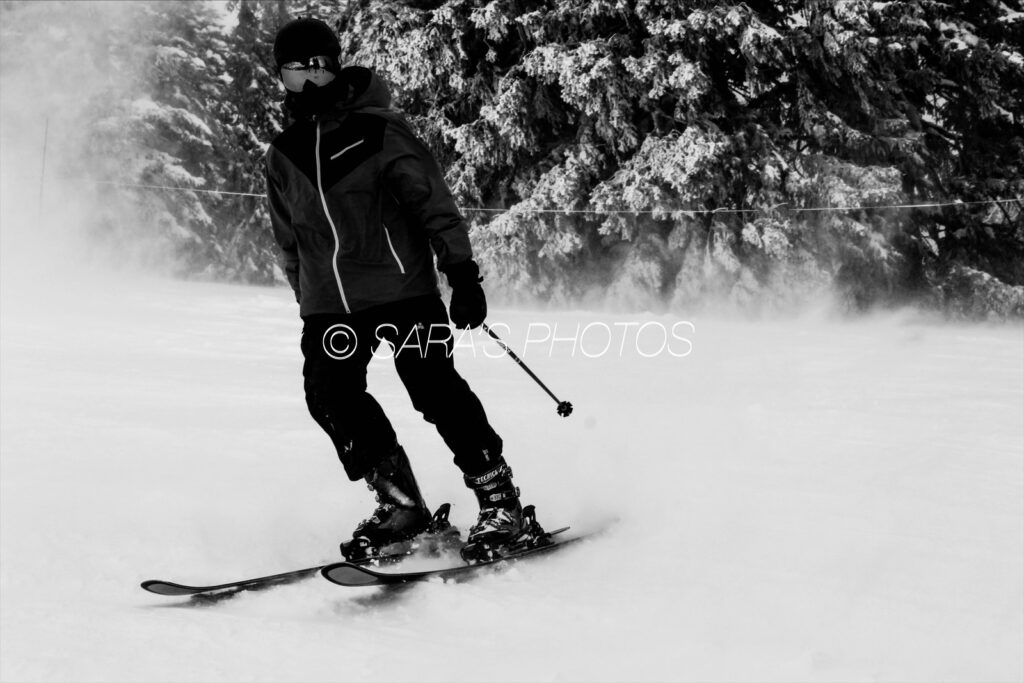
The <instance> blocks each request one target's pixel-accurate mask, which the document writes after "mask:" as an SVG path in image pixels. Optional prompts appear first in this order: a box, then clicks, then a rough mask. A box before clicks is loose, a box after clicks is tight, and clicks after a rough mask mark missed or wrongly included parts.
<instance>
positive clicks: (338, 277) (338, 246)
mask: <svg viewBox="0 0 1024 683" xmlns="http://www.w3.org/2000/svg"><path fill="white" fill-rule="evenodd" d="M316 188H317V189H318V190H319V191H320V201H321V202H323V205H324V215H325V216H327V222H328V223H329V224H330V226H331V232H332V233H334V257H333V258H332V259H331V266H333V267H334V279H335V281H337V283H338V294H340V295H341V305H342V306H344V307H345V312H346V313H351V312H352V310H351V309H350V308H349V307H348V299H346V298H345V288H344V287H342V286H341V272H339V271H338V252H339V251H340V250H341V240H340V239H339V238H338V228H336V227H335V226H334V220H333V219H332V218H331V212H330V211H329V210H328V209H327V197H326V196H324V182H323V177H322V176H321V174H320V122H319V121H317V122H316Z"/></svg>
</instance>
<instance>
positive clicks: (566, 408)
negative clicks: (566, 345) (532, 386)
mask: <svg viewBox="0 0 1024 683" xmlns="http://www.w3.org/2000/svg"><path fill="white" fill-rule="evenodd" d="M483 328H484V332H486V333H487V334H489V335H491V339H493V340H494V341H496V342H498V345H499V346H501V348H503V349H505V353H507V354H508V355H509V357H510V358H511V359H512V360H514V361H515V362H516V363H518V364H519V367H521V368H522V369H523V370H526V374H528V375H529V376H530V377H532V378H533V381H534V382H536V383H537V384H539V385H540V388H541V389H543V390H544V391H546V392H548V396H550V397H551V398H553V399H555V403H557V404H558V408H557V410H558V414H559V415H561V416H562V417H569V415H571V414H572V404H571V403H569V402H568V401H559V400H558V397H557V396H555V395H554V394H553V393H551V390H550V389H548V388H547V387H546V386H544V382H541V381H540V378H539V377H537V375H535V374H533V370H531V369H530V368H528V367H526V363H524V362H523V361H522V360H521V359H520V358H519V356H517V355H516V354H515V353H514V352H513V351H512V349H510V348H509V347H508V344H506V343H505V342H503V341H502V340H501V337H499V336H498V335H496V334H495V333H494V330H492V329H491V328H489V327H488V326H487V323H483Z"/></svg>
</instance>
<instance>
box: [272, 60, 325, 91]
mask: <svg viewBox="0 0 1024 683" xmlns="http://www.w3.org/2000/svg"><path fill="white" fill-rule="evenodd" d="M333 65H334V60H332V59H331V58H330V57H310V58H309V59H307V60H305V61H302V62H288V63H287V64H282V65H281V81H282V82H283V83H284V87H285V88H287V89H288V90H291V91H292V92H302V87H303V86H304V85H306V81H313V84H314V85H316V86H321V85H326V84H327V83H330V82H331V81H333V80H334V73H333V72H332V71H331V68H332V67H333Z"/></svg>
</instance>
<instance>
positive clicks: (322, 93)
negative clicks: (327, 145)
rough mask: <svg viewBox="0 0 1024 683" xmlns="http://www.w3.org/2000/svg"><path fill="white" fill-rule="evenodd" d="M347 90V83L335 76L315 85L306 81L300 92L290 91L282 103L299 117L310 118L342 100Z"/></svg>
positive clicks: (328, 109)
mask: <svg viewBox="0 0 1024 683" xmlns="http://www.w3.org/2000/svg"><path fill="white" fill-rule="evenodd" d="M347 92H348V85H347V84H346V83H345V81H344V80H343V79H341V78H335V79H334V80H333V81H331V82H330V83H327V84H326V85H320V86H318V85H316V84H315V83H313V82H312V81H306V85H305V86H303V88H302V92H291V91H288V94H287V95H286V96H285V98H284V105H285V106H286V107H288V110H289V111H291V113H292V114H293V115H294V116H296V117H299V118H310V117H313V116H318V115H320V114H326V113H327V112H328V111H330V110H331V107H333V106H334V105H335V104H337V103H338V102H339V101H340V100H342V99H343V98H344V97H345V95H346V94H347Z"/></svg>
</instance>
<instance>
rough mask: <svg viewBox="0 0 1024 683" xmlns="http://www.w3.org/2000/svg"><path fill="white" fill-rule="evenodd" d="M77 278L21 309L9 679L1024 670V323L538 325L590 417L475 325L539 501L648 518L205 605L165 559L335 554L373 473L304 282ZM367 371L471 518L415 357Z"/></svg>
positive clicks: (567, 393) (277, 567) (538, 360)
mask: <svg viewBox="0 0 1024 683" xmlns="http://www.w3.org/2000/svg"><path fill="white" fill-rule="evenodd" d="M43 275H44V276H45V274H43ZM61 282H66V283H67V284H66V287H64V286H61V287H53V288H51V289H50V291H41V292H36V293H34V294H33V296H22V294H23V293H26V290H24V289H14V290H12V288H11V287H9V286H6V287H4V291H3V301H2V309H0V310H2V328H0V333H2V340H0V368H2V370H0V372H2V384H0V413H2V420H0V424H2V431H0V437H2V497H0V525H2V535H0V543H2V553H0V554H2V562H0V570H2V587H0V588H2V591H0V598H2V610H0V613H2V616H0V621H2V623H0V644H2V657H0V677H2V678H3V680H5V681H64V680H82V681H100V680H102V681H218V680H223V681H229V680H230V681H234V680H253V681H288V680H294V681H327V680H352V681H356V680H419V681H458V680H595V681H605V680H607V681H618V680H643V681H647V680H757V681H768V680H823V681H824V680H868V679H872V680H892V681H900V680H918V681H939V680H942V681H954V680H986V681H1003V680H1005V681H1010V680H1020V679H1021V678H1022V677H1024V648H1022V645H1021V643H1022V642H1024V490H1022V489H1024V464H1022V455H1024V331H1022V327H1021V326H1020V325H1001V326H992V325H950V324H938V323H932V322H927V321H923V320H922V319H920V317H917V316H914V315H912V314H891V315H886V316H877V317H872V318H868V319H861V320H857V321H838V320H833V319H830V318H828V317H827V316H805V317H799V318H790V319H785V320H775V321H760V322H750V321H746V322H744V321H740V320H729V319H725V318H721V319H718V318H713V317H708V316H705V315H695V316H693V317H691V318H690V321H691V322H692V323H693V324H694V327H695V329H694V330H693V331H692V332H689V330H686V332H688V334H686V336H687V337H688V338H689V339H690V340H691V341H692V343H693V350H692V353H691V354H690V355H689V356H687V357H685V358H679V357H673V356H670V355H668V354H667V353H663V354H661V355H659V356H657V357H655V358H644V357H643V356H642V355H640V354H639V353H637V352H636V351H635V347H631V345H630V344H629V343H628V342H627V344H626V349H625V351H624V352H623V353H622V354H620V353H618V349H615V350H614V352H610V353H608V354H606V355H604V356H602V357H600V358H586V357H583V356H582V355H581V354H580V353H579V352H577V353H576V356H575V357H573V354H572V350H571V348H570V347H569V345H568V344H566V343H559V344H557V345H556V346H555V350H554V353H553V354H552V355H550V356H549V355H548V354H547V353H542V352H541V349H540V346H539V345H534V346H532V347H530V348H528V349H527V352H526V353H525V354H521V355H524V360H525V361H526V362H527V363H528V364H529V365H530V367H531V368H532V369H534V371H535V372H537V374H538V375H539V376H540V377H541V379H543V381H544V382H545V383H546V384H547V385H548V386H549V387H551V389H552V390H553V391H554V392H555V393H556V394H557V395H558V396H559V398H561V399H564V400H570V401H572V402H573V403H574V404H575V406H576V411H575V413H574V414H573V416H572V417H570V418H568V419H562V418H560V417H558V416H557V415H556V414H555V404H554V402H553V401H551V400H550V399H549V398H548V397H547V396H546V395H545V394H544V393H543V392H542V391H541V389H540V388H539V387H537V386H536V385H535V384H534V383H533V382H532V381H531V380H530V379H529V378H528V377H527V376H526V375H525V374H524V373H523V372H522V371H521V370H520V369H519V368H517V367H516V366H515V364H514V363H513V362H512V361H510V360H509V359H507V358H487V357H485V355H484V352H485V351H486V352H487V353H490V354H492V355H496V354H497V353H498V349H497V347H496V346H495V345H493V343H492V342H489V341H488V340H487V339H486V338H485V337H483V336H482V335H479V334H478V335H476V336H475V337H474V341H473V348H468V347H463V348H460V350H459V352H458V355H457V361H456V362H457V364H458V367H459V368H460V371H461V372H462V373H463V375H464V376H465V377H466V378H467V379H468V380H469V382H470V384H471V385H472V386H473V388H474V390H475V391H476V392H477V394H478V395H479V396H480V397H481V399H482V401H483V402H484V405H485V407H486V408H487V410H488V413H489V415H490V416H491V418H492V421H493V422H494V424H495V426H496V428H497V429H498V431H499V432H500V433H501V435H502V436H503V438H504V440H505V449H506V454H507V456H508V459H509V462H510V464H511V465H512V467H513V469H514V470H515V475H516V482H517V483H518V485H519V486H520V487H521V488H522V491H523V496H524V501H525V502H527V503H534V504H536V505H537V510H538V517H539V519H540V520H541V522H542V523H544V524H547V525H550V526H561V525H562V524H572V525H574V526H576V527H578V528H587V527H592V526H597V525H600V523H601V522H602V520H606V519H608V518H612V517H618V518H619V521H618V523H616V524H615V525H613V526H612V527H610V528H609V530H608V531H607V533H605V534H604V535H602V536H600V537H598V538H595V539H593V540H589V541H586V542H584V543H582V544H580V545H579V546H577V547H574V548H570V549H566V550H564V551H562V552H559V553H558V554H556V555H553V556H551V557H548V558H544V559H539V560H536V561H530V562H525V563H522V564H520V565H517V566H514V567H512V568H511V569H509V570H508V571H505V572H502V573H496V574H486V575H483V576H480V577H479V578H477V579H475V580H473V581H470V582H466V583H458V584H450V583H442V582H432V583H428V584H422V585H414V586H412V587H409V588H407V589H403V590H398V591H389V590H381V589H375V588H364V589H346V588H342V587H338V586H334V585H332V584H329V583H327V582H326V581H324V580H322V579H320V578H318V577H317V578H313V579H310V580H307V581H305V582H302V583H298V584H294V585H289V586H283V587H279V588H274V589H270V590H267V591H263V592H251V593H242V594H239V595H237V596H235V597H233V598H231V599H228V600H223V601H220V602H217V603H214V604H208V605H196V604H193V603H190V602H189V601H188V600H183V599H178V598H162V597H158V596H155V595H150V594H147V593H145V592H144V591H142V590H141V589H140V588H139V587H138V584H139V582H140V581H142V580H144V579H147V578H165V579H169V580H173V581H180V582H220V581H227V580H231V579H235V578H242V577H247V576H256V575H259V574H262V573H274V572H279V571H287V570H290V569H296V568H299V567H302V566H307V565H311V564H315V563H317V562H320V561H328V560H332V559H335V553H336V547H337V543H338V541H339V540H341V539H342V538H344V537H345V536H346V535H347V534H348V533H349V532H350V530H351V528H352V527H353V526H354V524H355V523H356V522H357V521H358V520H359V519H361V518H362V517H363V516H365V514H366V513H367V512H368V510H369V509H371V507H372V505H373V503H372V496H371V495H370V494H369V493H368V492H367V491H366V490H365V488H364V487H363V486H362V485H361V484H353V483H349V482H348V481H347V479H346V478H345V476H344V473H343V471H342V469H341V467H340V466H339V465H338V463H337V461H336V459H335V456H334V454H333V451H332V449H331V446H330V443H329V441H328V440H327V438H326V437H325V436H324V435H323V434H322V433H321V432H320V431H319V428H317V427H316V425H315V424H314V423H313V421H312V420H311V419H310V418H309V416H308V414H307V412H306V409H305V404H304V402H303V397H302V377H301V357H300V354H299V349H298V341H299V330H300V323H299V320H298V317H297V311H296V309H295V304H294V302H292V301H291V299H290V292H288V291H286V290H285V289H268V288H254V287H240V286H229V285H218V284H202V283H185V282H174V281H162V280H145V281H137V280H136V279H132V280H121V279H119V278H118V276H116V275H110V276H106V277H103V278H96V277H93V279H92V281H90V282H88V283H83V282H78V281H76V280H74V279H67V280H63V281H61ZM5 284H7V285H10V284H11V283H10V281H8V282H6V283H5ZM649 320H655V321H659V322H661V323H663V324H665V325H666V326H671V325H672V324H673V323H674V322H677V321H678V318H674V317H671V316H652V315H641V314H636V315H607V314H598V313H589V312H582V311H575V312H573V311H570V312H559V313H529V312H525V311H511V310H499V311H495V312H492V314H491V316H490V321H492V322H499V321H500V322H505V323H507V324H508V325H509V330H508V333H507V334H506V335H504V336H505V337H506V338H507V340H508V342H509V343H510V345H511V346H512V348H513V349H515V350H518V351H521V350H522V349H523V347H524V342H525V334H526V330H527V325H528V323H530V322H541V323H547V324H555V323H557V324H558V326H559V327H558V329H559V333H560V334H562V333H564V334H566V335H568V334H569V333H570V332H571V331H572V330H574V329H575V327H576V325H577V324H580V325H586V324H587V323H589V322H595V321H603V322H605V323H607V324H609V325H610V324H612V323H614V322H620V323H628V322H644V321H649ZM498 331H499V333H501V332H503V331H504V329H503V328H498ZM589 339H590V341H591V343H593V344H594V345H596V346H600V339H599V338H598V337H597V336H593V337H590V338H589ZM651 339H652V340H654V341H651V342H650V343H651V344H652V345H654V346H656V345H657V340H656V339H655V338H654V337H653V336H652V337H651ZM615 341H616V342H618V338H617V337H616V339H615ZM593 348H594V347H591V349H593ZM647 348H648V349H649V348H650V347H647ZM678 348H680V347H677V349H678ZM474 350H475V353H474V352H473V351H474ZM369 382H370V389H371V391H372V392H374V394H375V395H376V396H377V397H378V399H379V400H380V401H381V403H382V404H383V405H384V406H385V409H386V410H387V411H388V413H389V415H390V417H391V418H392V421H393V422H394V424H395V426H396V429H397V431H398V433H399V435H400V438H401V440H402V441H403V443H404V444H405V446H406V449H407V450H408V452H409V453H410V456H411V459H412V461H413V464H414V466H415V467H416V469H417V473H418V476H419V478H420V483H421V486H422V488H423V490H424V494H425V496H426V497H427V501H428V504H430V505H431V506H436V505H437V504H439V503H441V502H444V501H450V502H452V503H453V504H454V507H453V512H452V518H453V521H454V522H456V523H457V524H458V525H460V526H462V527H463V528H466V527H467V526H468V525H469V524H470V523H471V521H472V519H473V517H474V510H475V505H474V503H473V500H472V497H471V494H470V492H469V491H468V490H467V489H465V488H464V487H463V485H462V482H461V478H460V476H459V473H458V472H457V470H456V469H455V467H454V465H453V464H452V463H451V458H450V455H449V454H448V453H447V451H446V449H445V447H444V445H443V443H442V442H441V440H440V437H438V436H437V434H436V432H434V430H433V428H432V427H431V426H430V425H429V424H427V423H425V422H424V421H422V420H421V419H420V417H419V415H418V414H416V413H415V412H414V411H413V409H412V407H411V405H410V403H409V400H408V398H407V397H406V395H405V393H404V391H403V389H402V387H401V385H400V383H399V381H398V379H397V376H396V375H395V373H394V370H393V367H392V366H391V363H390V361H389V360H387V359H383V358H382V359H376V360H374V362H373V364H372V365H371V369H370V378H369Z"/></svg>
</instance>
